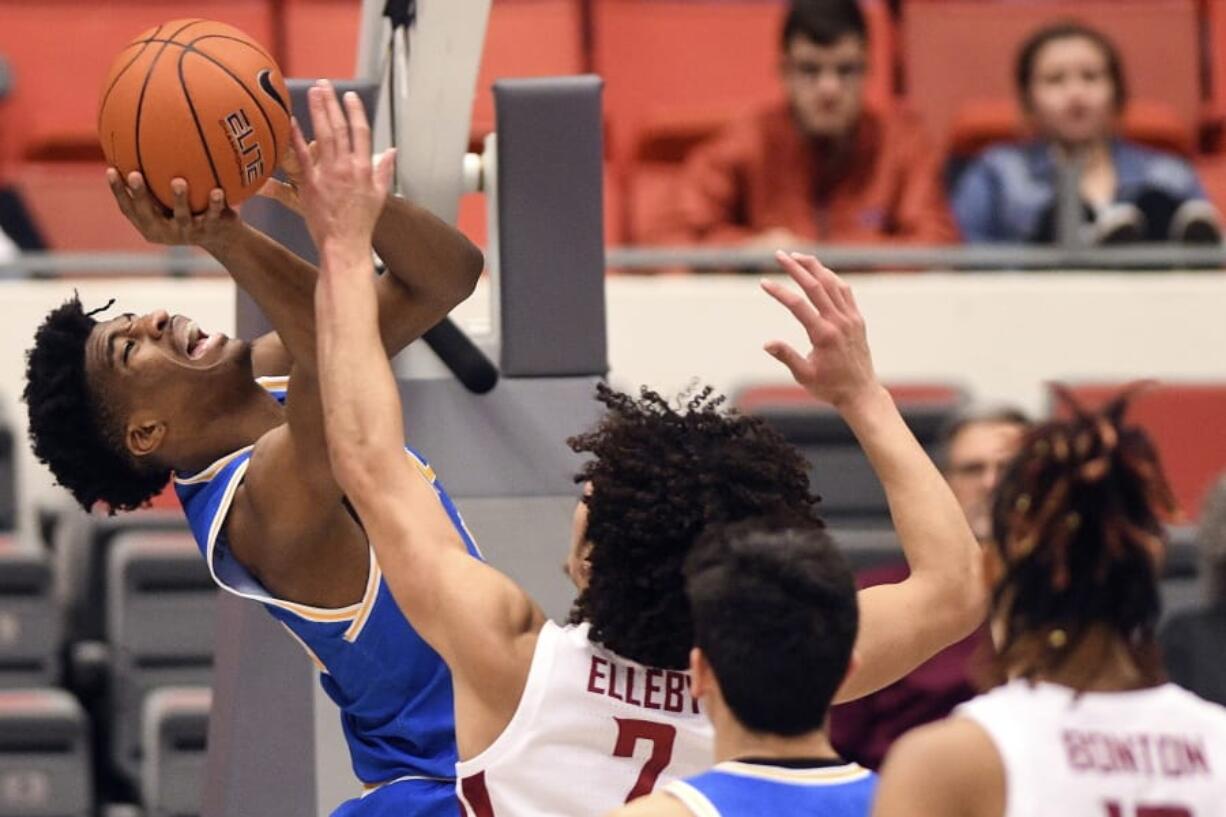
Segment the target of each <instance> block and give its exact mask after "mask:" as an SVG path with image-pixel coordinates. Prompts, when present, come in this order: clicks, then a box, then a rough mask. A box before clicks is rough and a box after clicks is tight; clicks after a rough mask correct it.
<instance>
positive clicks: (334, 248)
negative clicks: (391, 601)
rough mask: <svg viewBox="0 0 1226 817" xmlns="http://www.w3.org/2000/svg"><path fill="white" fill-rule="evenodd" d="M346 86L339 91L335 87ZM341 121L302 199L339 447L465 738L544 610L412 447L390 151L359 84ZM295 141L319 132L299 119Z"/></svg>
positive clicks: (521, 661)
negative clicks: (388, 207)
mask: <svg viewBox="0 0 1226 817" xmlns="http://www.w3.org/2000/svg"><path fill="white" fill-rule="evenodd" d="M333 99H334V98H333ZM345 109H346V111H347V113H348V120H349V126H350V128H351V130H352V143H351V142H350V137H349V136H348V134H347V133H346V129H345V127H344V126H345V123H344V122H343V121H342V122H341V123H340V127H339V128H331V127H329V125H328V123H327V122H320V121H319V119H316V120H315V121H314V125H315V132H316V134H317V136H318V138H319V143H320V149H319V157H318V159H317V160H316V161H314V162H313V163H311V165H310V166H309V167H307V168H305V169H304V181H303V184H302V188H301V189H302V197H303V209H304V213H305V215H306V218H307V223H308V225H309V226H310V229H311V232H312V235H313V236H314V238H315V240H316V242H317V244H318V246H319V248H320V253H321V271H320V277H319V283H318V285H317V287H316V293H315V308H316V321H317V327H318V344H319V362H320V370H319V374H320V387H321V393H322V396H323V401H324V422H325V429H326V433H327V439H328V453H329V457H330V460H331V463H332V470H333V473H334V474H335V476H336V479H337V481H338V482H339V483H340V485H341V487H342V488H343V490H344V491H345V494H346V496H347V497H348V498H349V500H350V501H351V502H352V503H353V506H354V508H355V509H356V511H357V515H358V517H359V518H360V519H361V520H362V524H363V526H364V528H365V530H366V534H367V536H368V538H369V539H370V541H371V543H372V544H373V545H374V548H375V552H376V555H377V556H378V560H379V564H380V566H381V567H382V569H383V574H384V576H385V578H386V579H387V582H388V586H389V587H390V589H391V591H392V594H393V596H394V597H395V599H396V602H397V604H399V605H400V608H401V610H403V612H404V613H405V615H406V617H407V618H408V619H409V621H410V622H412V624H413V626H414V628H416V630H417V631H418V632H419V633H420V634H421V635H422V637H423V638H424V639H425V640H426V642H427V643H429V644H430V645H431V646H432V647H433V648H434V649H435V650H437V651H438V652H439V654H440V655H442V657H443V659H444V660H445V661H446V662H447V664H448V666H449V667H450V668H451V671H452V676H453V682H454V685H455V692H456V701H457V705H456V711H457V726H458V728H457V733H458V735H459V738H460V746H461V749H462V751H465V752H469V753H475V752H476V751H480V750H481V749H483V748H484V747H485V745H486V744H487V743H488V742H489V741H492V739H493V737H495V736H497V735H498V734H499V733H500V732H501V731H502V729H503V727H504V726H505V725H506V724H507V723H509V722H510V718H511V716H512V715H513V714H514V712H515V708H516V707H517V706H518V703H519V697H520V694H521V692H522V690H523V687H524V685H525V683H526V682H527V676H528V669H529V667H530V665H531V662H532V653H533V649H534V647H535V639H536V635H537V633H538V631H539V630H540V628H541V626H542V625H543V623H544V616H543V615H542V613H541V612H540V610H539V608H538V607H537V606H536V604H535V603H533V601H532V600H531V599H530V598H529V597H528V595H527V594H526V593H524V591H523V590H521V589H520V588H519V587H518V586H517V585H516V584H515V583H514V582H512V581H511V580H510V579H508V578H507V577H506V576H504V575H502V574H501V573H499V572H498V571H496V570H494V569H493V568H492V567H490V566H489V565H487V564H485V563H484V562H482V561H480V560H478V559H473V558H471V557H470V556H469V555H468V554H467V552H466V551H465V549H464V548H463V547H462V546H461V544H460V542H459V534H458V533H457V532H456V530H455V527H454V525H453V524H452V522H451V520H450V518H449V517H448V516H447V514H446V512H445V511H444V510H443V508H442V506H441V504H440V503H439V501H438V497H437V495H436V493H435V490H434V487H433V485H431V483H430V482H429V479H428V477H427V476H426V475H424V474H422V473H421V471H420V470H419V468H418V467H417V465H416V462H415V461H414V460H413V459H411V458H410V457H409V456H408V455H407V454H406V453H405V451H404V448H403V444H404V443H403V441H404V426H403V420H402V419H401V406H400V398H399V394H398V392H397V389H396V382H395V379H394V377H393V376H392V371H391V366H390V365H389V363H388V360H387V357H386V356H385V355H383V354H382V353H381V351H380V339H379V334H378V331H377V330H376V328H375V316H376V315H377V312H378V304H377V298H376V293H375V278H374V275H373V270H372V264H371V259H370V252H369V246H370V233H371V230H373V228H374V224H375V221H376V219H377V218H378V216H379V213H380V211H381V209H382V204H383V199H384V198H385V197H386V195H387V186H388V182H389V179H390V176H391V163H390V162H389V161H386V160H384V161H383V162H381V163H380V165H379V166H377V167H372V165H371V160H370V149H369V144H370V131H369V127H368V125H367V123H366V118H365V115H364V114H363V112H362V107H361V103H360V101H359V100H358V99H357V97H356V95H346V98H345ZM294 136H295V149H296V150H298V151H299V154H300V156H305V155H307V153H306V152H307V146H306V143H305V141H304V140H303V138H302V135H301V133H300V132H299V131H298V130H297V128H296V127H295V133H294Z"/></svg>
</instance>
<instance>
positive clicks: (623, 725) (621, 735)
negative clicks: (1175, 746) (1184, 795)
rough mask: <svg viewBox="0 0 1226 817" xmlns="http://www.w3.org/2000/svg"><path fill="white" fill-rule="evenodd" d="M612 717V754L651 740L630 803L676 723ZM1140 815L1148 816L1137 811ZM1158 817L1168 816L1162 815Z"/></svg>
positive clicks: (646, 785)
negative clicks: (614, 736)
mask: <svg viewBox="0 0 1226 817" xmlns="http://www.w3.org/2000/svg"><path fill="white" fill-rule="evenodd" d="M613 720H615V721H617V745H616V746H614V747H613V756H614V757H634V747H635V746H636V745H637V744H638V742H639V741H640V740H645V741H647V742H648V743H650V744H651V756H650V757H648V758H647V762H646V763H644V764H643V770H642V771H640V772H639V779H638V780H636V781H635V783H634V788H632V789H631V790H630V793H629V794H628V795H626V802H627V803H629V802H630V801H631V800H634V799H636V798H638V797H642V796H643V795H644V794H650V793H651V790H652V789H653V788H655V785H656V780H658V779H659V777H660V772H662V771H664V769H665V767H667V766H668V764H669V762H670V761H672V759H673V741H674V740H676V738H677V727H675V726H669V725H668V724H666V723H655V722H654V721H640V720H636V719H634V718H614V719H613ZM1111 817H1116V815H1114V814H1113V815H1111ZM1139 817H1149V816H1148V815H1139ZM1154 817H1159V815H1154ZM1161 817H1167V816H1166V815H1161Z"/></svg>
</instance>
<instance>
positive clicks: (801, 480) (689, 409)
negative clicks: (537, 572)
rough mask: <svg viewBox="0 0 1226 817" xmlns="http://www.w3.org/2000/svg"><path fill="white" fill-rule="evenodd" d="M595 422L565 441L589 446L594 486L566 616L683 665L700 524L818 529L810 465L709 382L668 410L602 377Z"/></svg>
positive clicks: (639, 652) (637, 654) (614, 645)
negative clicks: (759, 521)
mask: <svg viewBox="0 0 1226 817" xmlns="http://www.w3.org/2000/svg"><path fill="white" fill-rule="evenodd" d="M596 399H597V400H599V401H600V402H601V403H603V404H604V405H605V408H606V409H607V411H606V413H605V416H604V418H603V419H602V420H601V421H600V423H599V424H598V425H597V427H596V428H595V429H594V430H593V431H590V432H588V433H586V434H580V435H578V436H576V437H573V438H571V439H570V440H569V441H568V443H569V445H570V447H571V448H572V449H573V450H574V451H576V452H579V453H587V454H592V455H593V457H592V459H591V460H589V461H588V462H587V463H586V464H585V465H584V467H583V469H582V470H581V471H580V472H579V474H578V475H577V476H576V477H575V481H576V482H590V483H591V485H592V491H591V493H590V495H589V496H587V497H586V498H585V499H584V502H585V503H586V504H587V507H588V523H587V539H588V541H589V542H590V543H591V544H592V552H591V554H590V557H589V560H590V564H591V580H590V583H589V584H588V587H587V589H586V590H584V591H583V592H582V593H581V594H580V595H579V598H578V599H576V600H575V604H574V607H573V609H572V610H571V616H570V620H571V622H572V623H575V624H578V623H581V622H589V623H590V624H591V639H592V641H594V642H597V643H600V644H603V645H604V646H606V647H608V648H609V649H611V650H613V651H614V652H616V653H617V654H618V655H621V656H624V657H625V658H629V659H630V660H632V661H637V662H639V663H642V664H646V665H648V666H652V667H660V668H663V669H684V668H685V667H686V666H687V665H688V656H689V650H690V647H691V646H693V643H694V631H693V630H694V628H693V623H692V620H691V618H690V609H689V604H688V603H687V601H686V597H685V587H684V580H683V577H682V565H683V564H684V562H685V558H686V555H687V554H688V553H689V551H690V547H691V546H692V545H693V543H694V542H695V540H697V538H698V536H699V534H701V533H702V531H703V529H705V528H706V527H707V526H708V525H711V524H714V523H721V522H736V521H738V520H741V519H745V518H748V517H754V516H771V517H776V518H786V517H789V516H791V517H793V518H795V519H796V520H797V524H798V525H799V526H804V525H806V524H807V525H810V526H812V525H814V524H817V525H820V524H821V522H820V519H819V518H818V516H817V510H816V507H815V506H816V504H817V502H818V497H816V496H815V495H814V494H813V493H812V492H811V491H810V490H809V475H808V466H807V464H806V463H805V460H804V458H803V457H801V455H800V453H799V452H798V451H796V449H795V448H793V447H792V446H791V445H789V444H788V443H787V442H786V441H785V440H784V439H783V437H781V436H780V435H779V434H778V433H777V432H776V431H774V430H772V429H770V428H769V427H767V426H766V424H765V423H763V421H762V420H760V419H758V418H756V417H747V416H744V415H741V414H739V413H737V412H735V411H723V410H722V406H723V404H724V402H725V398H724V397H723V396H722V395H719V394H716V393H715V390H714V389H712V388H710V387H706V388H703V389H701V390H698V391H695V392H691V393H690V395H689V396H688V399H686V398H685V397H683V398H682V399H683V400H685V405H684V408H682V409H677V408H674V407H673V406H672V405H671V404H670V403H669V402H668V401H667V400H665V399H664V398H663V397H661V396H660V395H659V394H657V393H656V392H654V391H651V390H650V389H647V388H644V389H642V390H641V392H640V394H639V396H638V397H637V398H635V397H633V396H631V395H628V394H624V393H621V392H618V391H615V390H614V389H612V388H610V387H608V386H606V385H604V384H601V385H599V386H598V387H597V393H596Z"/></svg>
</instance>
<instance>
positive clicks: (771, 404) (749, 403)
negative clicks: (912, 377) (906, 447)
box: [734, 383, 967, 414]
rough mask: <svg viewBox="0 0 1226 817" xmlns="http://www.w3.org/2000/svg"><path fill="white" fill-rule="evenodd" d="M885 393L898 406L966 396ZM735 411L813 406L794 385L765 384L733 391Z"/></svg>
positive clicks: (895, 387)
mask: <svg viewBox="0 0 1226 817" xmlns="http://www.w3.org/2000/svg"><path fill="white" fill-rule="evenodd" d="M886 389H887V390H888V391H889V392H890V396H892V397H893V398H894V401H895V402H896V403H898V404H899V405H906V406H956V405H961V404H962V403H964V402H966V399H967V394H966V392H965V391H964V390H963V389H962V388H960V387H958V386H954V385H951V384H949V383H892V384H887V385H886ZM734 402H735V403H736V407H737V408H738V409H739V410H741V411H743V412H745V413H747V414H753V413H754V412H756V411H760V410H762V409H764V408H791V407H804V406H810V405H815V404H816V401H815V400H814V399H813V396H812V395H810V394H809V392H807V391H805V389H804V388H803V387H801V386H797V385H796V384H795V383H766V384H761V385H755V386H746V387H744V388H741V389H739V390H738V391H737V393H736V397H735V400H734Z"/></svg>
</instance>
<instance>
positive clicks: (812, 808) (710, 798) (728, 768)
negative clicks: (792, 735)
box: [664, 761, 877, 817]
mask: <svg viewBox="0 0 1226 817" xmlns="http://www.w3.org/2000/svg"><path fill="white" fill-rule="evenodd" d="M876 788H877V776H876V775H875V774H873V773H872V772H870V771H869V770H868V769H865V768H862V767H860V766H857V765H856V764H854V763H840V764H838V765H835V766H807V767H805V768H791V767H788V766H776V765H767V764H766V763H765V762H763V763H756V762H754V763H747V762H744V761H731V762H728V763H720V764H718V765H717V766H715V768H713V769H711V770H710V771H708V772H705V773H703V774H700V775H698V776H697V777H690V778H687V779H686V780H679V781H676V782H674V783H670V784H668V785H667V786H665V787H664V791H665V792H667V793H668V794H670V795H672V796H673V797H676V798H677V799H678V800H680V801H681V803H682V804H683V805H684V806H685V807H686V808H687V809H689V810H690V811H691V812H692V813H693V814H695V815H697V817H754V816H756V815H762V814H769V815H771V817H868V814H869V810H870V809H871V807H872V804H873V792H874V791H875V790H876Z"/></svg>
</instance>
